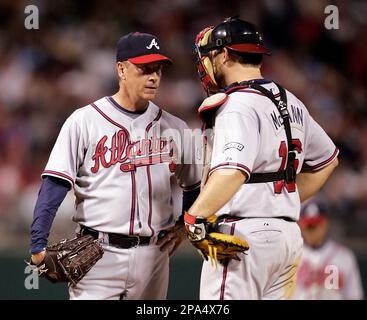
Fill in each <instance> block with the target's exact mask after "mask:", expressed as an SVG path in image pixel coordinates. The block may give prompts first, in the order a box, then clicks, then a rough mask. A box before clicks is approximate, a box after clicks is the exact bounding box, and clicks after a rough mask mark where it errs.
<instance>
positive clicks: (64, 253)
mask: <svg viewBox="0 0 367 320" xmlns="http://www.w3.org/2000/svg"><path fill="white" fill-rule="evenodd" d="M102 256H103V248H102V246H101V245H100V243H99V242H98V240H96V239H94V238H93V237H92V236H91V235H85V236H82V237H76V238H73V239H63V240H60V241H59V242H58V243H55V244H53V245H50V246H48V247H47V249H46V254H45V257H44V259H43V260H42V261H41V262H40V263H38V264H37V265H36V271H37V272H38V275H39V276H40V277H45V278H47V279H48V280H50V281H51V282H53V283H56V282H70V283H71V285H73V286H75V285H76V284H77V283H78V281H80V280H81V279H82V278H83V277H84V276H85V275H86V274H87V272H88V271H89V270H90V269H91V268H92V267H93V266H94V265H95V264H96V262H97V261H98V260H99V259H101V258H102ZM31 264H32V262H31Z"/></svg>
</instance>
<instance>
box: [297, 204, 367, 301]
mask: <svg viewBox="0 0 367 320" xmlns="http://www.w3.org/2000/svg"><path fill="white" fill-rule="evenodd" d="M330 218H331V212H330V209H328V208H327V206H325V204H324V203H322V202H321V201H319V200H314V199H312V200H310V201H307V202H306V203H305V204H304V205H303V206H302V209H301V218H300V220H299V224H300V226H301V231H302V235H303V238H304V243H305V245H304V249H303V254H302V260H301V263H300V266H299V269H298V273H297V286H296V291H295V294H294V299H297V300H359V299H363V287H362V281H361V277H360V272H359V268H358V263H357V260H356V257H355V254H354V253H353V251H352V250H350V249H349V248H347V247H346V246H344V245H342V244H340V243H337V242H336V241H334V240H333V239H332V238H331V235H329V234H328V233H329V232H328V231H329V223H330Z"/></svg>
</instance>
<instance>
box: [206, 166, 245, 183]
mask: <svg viewBox="0 0 367 320" xmlns="http://www.w3.org/2000/svg"><path fill="white" fill-rule="evenodd" d="M221 167H225V168H226V167H230V168H233V167H237V168H239V169H240V170H242V171H245V172H246V174H247V179H249V178H250V176H251V170H250V169H249V168H248V167H246V166H245V165H243V164H240V163H236V162H223V163H221V164H218V165H217V166H215V167H213V168H211V169H210V170H209V175H210V174H212V173H213V171H215V170H217V169H219V168H221Z"/></svg>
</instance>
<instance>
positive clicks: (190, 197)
mask: <svg viewBox="0 0 367 320" xmlns="http://www.w3.org/2000/svg"><path fill="white" fill-rule="evenodd" d="M199 194H200V187H198V188H196V189H194V190H190V191H184V192H183V193H182V214H181V216H180V218H179V220H182V221H183V215H184V213H185V211H187V210H189V209H190V207H191V206H192V204H193V203H194V202H195V200H196V198H197V197H198V196H199Z"/></svg>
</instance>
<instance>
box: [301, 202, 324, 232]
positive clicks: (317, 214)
mask: <svg viewBox="0 0 367 320" xmlns="http://www.w3.org/2000/svg"><path fill="white" fill-rule="evenodd" d="M327 216H328V213H327V208H326V205H324V204H323V203H321V202H319V201H309V202H306V203H305V204H304V205H302V207H301V216H300V219H299V224H300V225H301V227H304V228H307V227H310V226H317V225H320V224H322V223H324V222H325V221H326V220H327Z"/></svg>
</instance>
